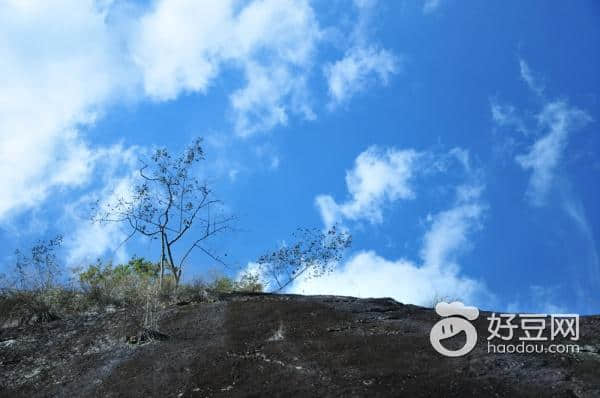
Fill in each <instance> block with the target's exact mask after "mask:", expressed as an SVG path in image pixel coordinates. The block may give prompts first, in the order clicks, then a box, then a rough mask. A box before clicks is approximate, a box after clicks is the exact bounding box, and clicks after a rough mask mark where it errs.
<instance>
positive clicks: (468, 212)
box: [291, 186, 492, 305]
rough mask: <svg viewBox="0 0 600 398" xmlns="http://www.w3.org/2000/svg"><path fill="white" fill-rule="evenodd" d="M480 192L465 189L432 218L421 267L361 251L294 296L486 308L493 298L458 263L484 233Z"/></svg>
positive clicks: (304, 282)
mask: <svg viewBox="0 0 600 398" xmlns="http://www.w3.org/2000/svg"><path fill="white" fill-rule="evenodd" d="M464 192H469V193H470V194H469V195H465V194H464ZM480 192H481V187H480V186H462V187H460V189H458V190H457V199H456V202H455V204H454V206H453V207H452V208H450V209H448V210H445V211H442V212H440V213H438V214H436V215H435V216H433V217H432V221H431V225H430V227H429V229H428V231H427V232H426V233H425V236H424V239H423V240H424V243H423V247H422V252H421V257H422V261H421V262H420V263H416V262H413V261H410V260H407V259H397V260H388V259H385V258H383V257H381V256H380V255H378V254H376V253H375V252H373V251H359V252H358V253H356V254H355V255H353V256H352V257H351V258H350V259H349V260H348V261H347V262H345V263H343V264H340V265H338V267H337V268H336V269H335V270H334V271H333V272H332V273H330V274H326V275H325V276H322V277H319V278H304V279H299V280H298V281H296V282H295V283H294V285H293V286H292V288H291V291H292V292H294V293H302V294H338V295H348V296H357V297H382V296H387V297H393V298H394V299H396V300H398V301H401V302H404V303H413V304H419V305H431V301H432V300H433V299H434V298H435V297H448V298H458V299H461V300H463V301H464V302H466V303H469V304H479V305H481V304H485V303H487V302H488V301H489V300H490V299H491V297H492V296H491V294H490V293H489V292H488V291H487V288H486V287H485V285H484V284H483V283H482V282H480V281H477V280H475V279H472V278H468V277H465V276H463V275H461V273H460V266H459V265H458V263H457V262H456V257H457V256H458V255H459V254H460V253H461V252H463V251H464V250H466V249H468V248H469V246H470V243H469V242H470V240H469V236H470V234H471V233H472V232H473V231H475V230H477V229H478V228H479V227H480V222H481V218H482V216H483V213H484V206H483V205H482V204H481V203H480V198H479V196H480Z"/></svg>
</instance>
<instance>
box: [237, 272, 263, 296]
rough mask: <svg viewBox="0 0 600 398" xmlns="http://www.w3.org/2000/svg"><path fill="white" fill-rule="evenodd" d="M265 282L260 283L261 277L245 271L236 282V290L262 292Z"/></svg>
mask: <svg viewBox="0 0 600 398" xmlns="http://www.w3.org/2000/svg"><path fill="white" fill-rule="evenodd" d="M263 288H264V286H263V284H262V283H260V278H259V276H258V275H256V274H251V273H247V272H246V273H244V274H243V275H242V276H241V277H240V280H239V281H238V282H236V290H237V291H240V292H253V293H256V292H262V291H263Z"/></svg>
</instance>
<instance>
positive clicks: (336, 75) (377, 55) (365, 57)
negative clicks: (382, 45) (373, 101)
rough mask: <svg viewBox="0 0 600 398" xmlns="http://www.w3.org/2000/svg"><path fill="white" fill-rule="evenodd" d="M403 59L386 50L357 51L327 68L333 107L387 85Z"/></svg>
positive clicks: (363, 48) (360, 49)
mask: <svg viewBox="0 0 600 398" xmlns="http://www.w3.org/2000/svg"><path fill="white" fill-rule="evenodd" d="M399 63H400V61H399V58H398V57H397V56H395V55H394V54H392V53H391V52H389V51H387V50H385V49H378V48H376V47H373V46H372V47H360V46H358V47H353V48H351V49H350V50H348V52H347V53H346V55H345V56H344V58H342V59H341V60H339V61H337V62H335V63H333V64H330V65H327V66H326V67H325V76H326V78H327V83H328V86H329V95H330V96H331V98H332V101H333V105H336V104H340V103H343V102H345V101H347V100H348V99H350V97H352V96H353V95H354V94H357V93H359V92H361V91H363V90H364V89H366V88H367V86H368V85H369V84H370V83H373V82H377V81H379V82H380V83H381V84H383V85H386V84H387V82H388V80H389V77H390V75H392V74H393V73H396V72H397V71H398V68H399Z"/></svg>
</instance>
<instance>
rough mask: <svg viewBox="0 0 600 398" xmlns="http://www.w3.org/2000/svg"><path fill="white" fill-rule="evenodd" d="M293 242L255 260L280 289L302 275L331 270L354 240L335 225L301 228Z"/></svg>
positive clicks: (310, 275) (323, 272) (263, 272)
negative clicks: (323, 229)
mask: <svg viewBox="0 0 600 398" xmlns="http://www.w3.org/2000/svg"><path fill="white" fill-rule="evenodd" d="M293 237H294V239H295V242H294V243H293V244H292V245H284V246H283V247H281V248H279V249H277V250H273V251H271V252H268V253H266V254H264V255H262V256H260V257H259V258H258V260H257V261H256V262H257V263H258V265H259V267H260V270H261V273H262V274H264V275H266V276H267V277H269V278H272V279H273V281H274V282H275V283H276V284H277V289H276V291H281V290H282V289H284V288H285V287H286V286H288V285H289V284H290V283H292V282H293V281H294V280H296V279H297V278H298V277H300V276H301V275H305V276H306V277H319V276H322V275H324V274H326V273H328V272H331V271H332V270H333V268H334V267H335V265H336V263H337V262H338V261H340V260H341V258H342V254H343V252H344V250H345V249H346V248H348V247H350V245H351V244H352V236H351V235H350V234H348V233H347V232H343V231H340V230H339V229H338V228H337V227H336V226H335V225H334V226H333V227H331V228H330V229H329V230H328V231H327V232H322V231H320V230H318V229H309V228H298V230H297V231H296V232H295V233H294V234H293Z"/></svg>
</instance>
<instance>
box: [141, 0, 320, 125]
mask: <svg viewBox="0 0 600 398" xmlns="http://www.w3.org/2000/svg"><path fill="white" fill-rule="evenodd" d="M320 36H321V33H320V28H319V25H318V22H317V20H316V17H315V15H314V12H313V10H312V8H311V7H310V5H309V3H308V2H307V1H303V0H301V1H296V2H294V1H291V0H283V1H282V0H264V1H253V2H250V3H248V4H247V5H245V6H244V7H242V8H241V9H240V5H239V3H238V2H235V1H232V0H231V1H228V0H215V1H204V2H199V1H195V0H161V1H158V2H157V3H156V6H155V7H154V8H153V10H152V11H150V12H149V13H147V14H146V15H145V16H144V17H143V18H142V19H141V21H140V23H139V29H138V30H137V33H136V35H135V39H134V41H133V45H132V48H133V54H134V55H133V56H134V60H135V62H136V64H137V65H138V66H139V68H140V69H141V70H142V73H143V80H144V88H145V91H146V93H147V94H148V95H150V96H151V97H154V98H155V99H158V100H169V99H174V98H176V97H177V96H178V94H179V93H181V92H201V93H204V92H206V91H207V90H208V88H209V87H210V84H211V82H212V81H213V80H214V78H215V77H216V76H217V75H218V74H219V72H220V70H221V69H224V68H227V67H233V68H238V69H241V70H242V71H243V73H244V76H245V79H246V85H245V86H244V87H243V88H241V89H239V90H237V91H236V92H234V93H233V94H232V95H231V105H232V108H233V111H234V116H235V126H236V131H237V132H238V134H240V135H249V134H252V133H255V132H257V131H264V130H269V129H271V128H273V127H275V126H276V125H280V124H285V123H286V122H287V118H288V114H289V112H294V113H298V114H302V115H304V116H305V117H307V118H309V119H310V118H312V117H314V115H313V113H312V110H311V109H310V107H309V106H308V105H307V99H306V96H307V93H306V83H305V79H306V75H307V73H308V71H309V69H310V67H311V66H312V61H313V53H314V50H315V47H316V45H317V43H318V41H319V40H320Z"/></svg>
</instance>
